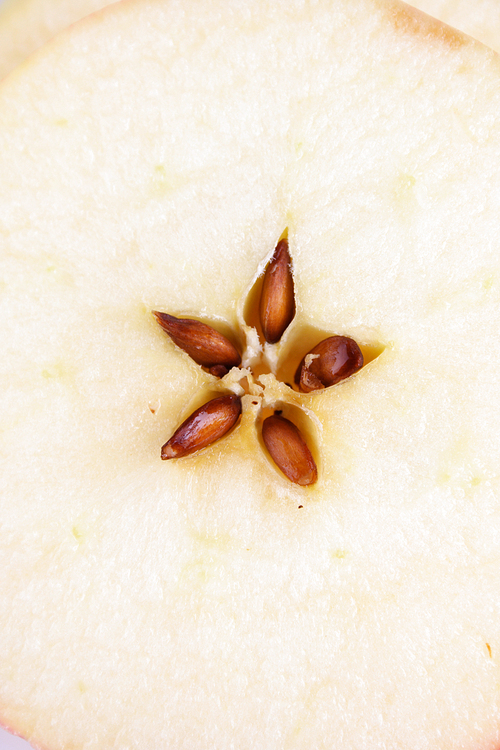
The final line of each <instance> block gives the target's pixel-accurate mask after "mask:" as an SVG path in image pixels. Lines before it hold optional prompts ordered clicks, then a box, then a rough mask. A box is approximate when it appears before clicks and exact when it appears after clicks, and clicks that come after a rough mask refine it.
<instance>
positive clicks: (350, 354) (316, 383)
mask: <svg viewBox="0 0 500 750" xmlns="http://www.w3.org/2000/svg"><path fill="white" fill-rule="evenodd" d="M361 367H363V354H362V352H361V349H360V348H359V346H358V345H357V343H356V342H355V341H354V339H350V338H348V337H347V336H330V337H329V338H327V339H324V341H321V342H320V343H319V344H317V346H315V347H314V349H312V350H311V351H310V352H309V353H308V354H306V355H305V357H304V358H303V359H302V361H301V363H300V364H299V366H298V368H297V371H296V373H295V384H296V385H297V386H298V388H299V390H300V391H302V393H310V392H311V391H317V390H321V389H323V388H328V387H329V386H331V385H335V384H336V383H339V382H340V381H341V380H344V379H345V378H348V377H350V376H351V375H353V374H354V373H355V372H357V371H358V370H359V369H360V368H361Z"/></svg>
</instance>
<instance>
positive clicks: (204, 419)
mask: <svg viewBox="0 0 500 750" xmlns="http://www.w3.org/2000/svg"><path fill="white" fill-rule="evenodd" d="M240 415H241V399H240V397H239V396H236V395H234V394H231V395H227V396H218V397H217V398H213V399H212V400H211V401H208V402H207V403H206V404H203V406H200V408H199V409H196V411H194V412H193V413H192V414H191V415H190V416H189V417H188V418H187V419H186V420H185V421H184V422H183V423H182V424H181V426H180V427H179V428H178V429H177V430H176V431H175V432H174V434H173V435H172V437H171V438H170V440H168V442H166V443H165V445H164V446H163V447H162V449H161V457H162V459H163V460H164V461H165V460H167V459H170V458H182V457H183V456H189V455H190V454H191V453H195V452H196V451H199V450H201V449H202V448H206V447H207V445H211V444H212V443H214V442H215V441H216V440H220V438H222V437H224V436H225V435H227V433H228V432H229V430H231V429H232V428H233V427H234V426H235V424H236V422H237V421H238V419H239V418H240Z"/></svg>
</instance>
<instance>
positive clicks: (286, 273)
mask: <svg viewBox="0 0 500 750" xmlns="http://www.w3.org/2000/svg"><path fill="white" fill-rule="evenodd" d="M259 313H260V324H261V328H262V334H263V336H264V338H265V340H266V341H267V342H268V343H269V344H276V343H277V342H278V341H279V340H280V338H281V337H282V336H283V334H284V332H285V331H286V329H287V328H288V326H289V325H290V323H291V322H292V320H293V318H294V316H295V292H294V287H293V275H292V261H291V258H290V253H289V252H288V240H287V239H282V240H280V241H279V242H278V244H277V245H276V249H275V251H274V255H273V257H272V258H271V260H270V262H269V263H268V265H267V268H266V270H265V273H264V281H263V284H262V292H261V297H260V307H259Z"/></svg>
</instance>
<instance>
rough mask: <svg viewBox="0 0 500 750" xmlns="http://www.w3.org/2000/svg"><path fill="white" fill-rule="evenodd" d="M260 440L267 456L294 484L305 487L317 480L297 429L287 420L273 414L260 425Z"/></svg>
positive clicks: (308, 453)
mask: <svg viewBox="0 0 500 750" xmlns="http://www.w3.org/2000/svg"><path fill="white" fill-rule="evenodd" d="M262 439H263V440H264V444H265V446H266V448H267V450H268V451H269V455H270V456H271V458H272V459H273V461H274V463H275V464H276V466H277V467H278V469H280V471H282V472H283V474H284V475H285V476H286V477H287V478H288V479H289V480H290V481H291V482H294V484H299V485H301V486H302V487H307V486H309V485H311V484H314V483H315V482H316V481H317V479H318V470H317V468H316V464H315V462H314V459H313V457H312V454H311V451H310V450H309V448H308V447H307V444H306V441H305V440H304V438H303V437H302V434H301V432H300V430H299V429H298V427H296V426H295V425H294V424H293V422H290V420H289V419H285V417H282V416H280V415H279V414H273V416H271V417H267V419H265V420H264V422H263V423H262Z"/></svg>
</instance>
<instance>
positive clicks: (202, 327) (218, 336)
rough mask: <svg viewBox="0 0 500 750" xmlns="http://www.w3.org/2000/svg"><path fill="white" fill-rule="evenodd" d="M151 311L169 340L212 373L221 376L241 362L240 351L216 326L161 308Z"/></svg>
mask: <svg viewBox="0 0 500 750" xmlns="http://www.w3.org/2000/svg"><path fill="white" fill-rule="evenodd" d="M153 315H154V316H155V318H156V320H157V321H158V323H159V324H160V326H161V327H162V328H163V330H164V331H165V332H166V333H168V335H169V336H170V338H171V339H172V341H173V342H174V343H175V344H177V346H179V347H180V348H181V349H183V350H184V351H185V352H187V354H189V356H190V357H191V359H194V361H195V362H197V363H198V364H199V365H201V366H202V367H207V368H208V369H210V371H211V372H212V374H213V375H216V376H217V377H222V376H223V375H225V374H226V373H227V372H229V370H230V369H231V367H238V365H239V364H241V356H240V353H239V351H238V350H237V349H236V347H235V346H234V345H233V344H232V343H231V341H229V339H228V338H226V336H224V335H223V334H222V333H219V331H216V330H215V328H212V327H211V326H208V325H206V323H201V322H200V321H199V320H192V319H191V318H175V317H174V316H173V315H167V314H166V313H161V312H153Z"/></svg>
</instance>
